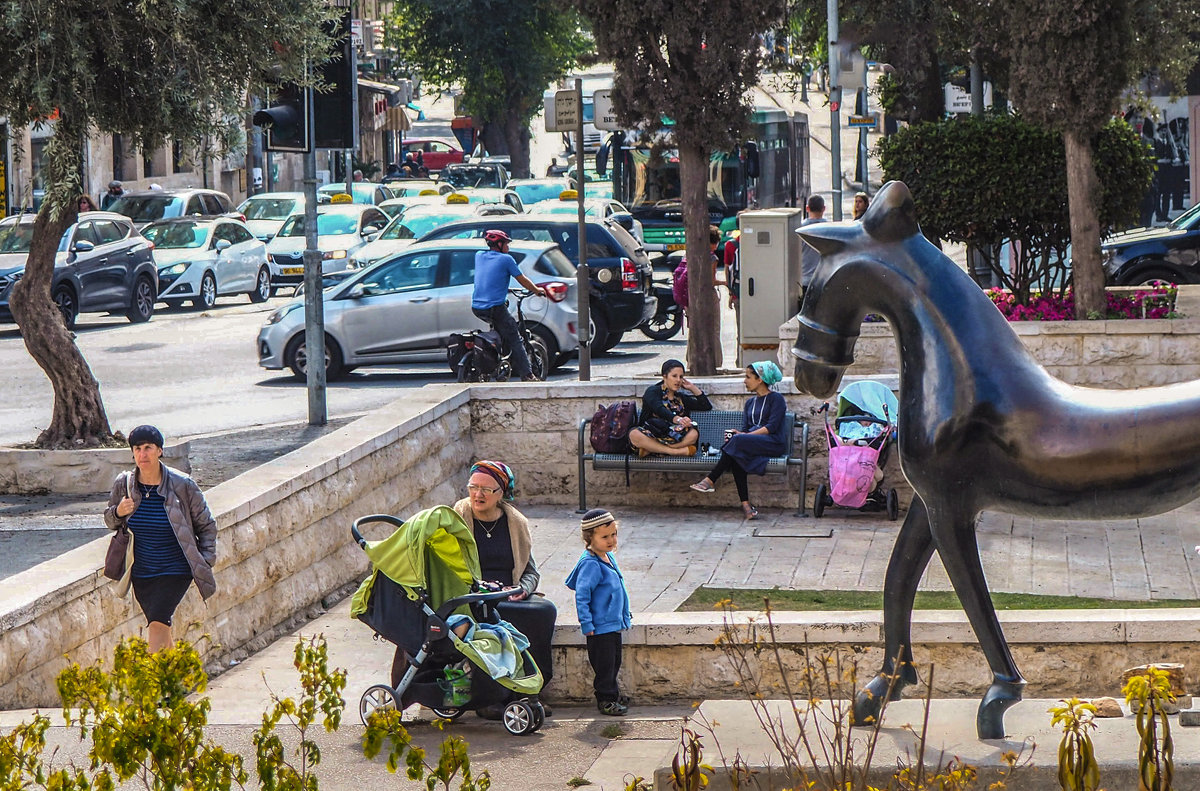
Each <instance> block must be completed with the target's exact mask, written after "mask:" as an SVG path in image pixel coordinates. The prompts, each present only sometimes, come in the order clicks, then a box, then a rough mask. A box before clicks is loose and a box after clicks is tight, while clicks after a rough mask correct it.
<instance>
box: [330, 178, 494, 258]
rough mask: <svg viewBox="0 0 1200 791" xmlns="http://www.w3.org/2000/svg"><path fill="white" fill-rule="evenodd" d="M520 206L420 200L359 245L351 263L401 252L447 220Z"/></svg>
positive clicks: (451, 220) (452, 220)
mask: <svg viewBox="0 0 1200 791" xmlns="http://www.w3.org/2000/svg"><path fill="white" fill-rule="evenodd" d="M454 194H455V195H458V193H454ZM516 213H517V210H516V209H514V208H512V207H511V206H508V205H506V204H503V203H475V204H472V203H465V202H455V203H445V202H441V203H433V204H419V205H417V206H413V207H411V208H409V209H406V210H405V212H404V213H403V214H401V215H399V216H398V217H394V218H393V219H392V221H391V223H389V224H388V226H387V227H386V228H384V229H383V233H381V234H379V236H378V237H377V238H376V239H374V240H373V241H371V242H369V243H367V244H365V245H363V246H362V247H360V248H359V249H358V250H357V251H356V252H355V253H354V255H353V256H351V259H352V261H351V266H354V267H365V266H370V265H371V264H373V263H375V262H376V261H378V260H380V259H381V258H384V257H385V256H389V255H392V254H393V253H398V252H400V251H401V250H403V249H404V248H405V247H408V246H409V245H411V244H412V243H413V242H415V241H416V240H417V239H419V238H420V237H422V236H424V235H425V234H427V233H429V232H430V231H432V230H433V229H434V228H439V227H441V226H443V225H445V224H446V223H450V222H454V221H455V220H461V219H463V218H465V217H496V216H502V215H509V214H516Z"/></svg>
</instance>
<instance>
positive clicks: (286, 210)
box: [238, 198, 299, 220]
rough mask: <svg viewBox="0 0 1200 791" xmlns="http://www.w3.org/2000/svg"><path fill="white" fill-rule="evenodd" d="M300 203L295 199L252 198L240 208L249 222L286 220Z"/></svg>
mask: <svg viewBox="0 0 1200 791" xmlns="http://www.w3.org/2000/svg"><path fill="white" fill-rule="evenodd" d="M297 203H299V201H298V200H296V199H295V198H250V199H249V200H247V201H246V202H244V203H243V204H242V205H241V206H239V207H238V211H240V212H241V213H242V214H243V215H245V217H246V219H247V220H286V219H287V218H288V217H289V216H290V215H291V213H292V212H293V211H294V210H295V209H296V204H297Z"/></svg>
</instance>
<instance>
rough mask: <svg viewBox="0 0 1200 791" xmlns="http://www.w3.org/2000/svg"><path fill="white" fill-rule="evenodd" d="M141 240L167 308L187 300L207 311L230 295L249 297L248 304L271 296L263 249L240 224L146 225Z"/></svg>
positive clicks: (219, 220) (214, 220)
mask: <svg viewBox="0 0 1200 791" xmlns="http://www.w3.org/2000/svg"><path fill="white" fill-rule="evenodd" d="M142 235H143V236H145V237H146V238H147V239H149V240H150V241H151V242H153V243H154V260H155V262H156V263H157V264H158V298H159V300H160V301H162V302H166V303H167V304H168V305H171V306H172V307H179V306H180V305H182V304H183V303H184V301H185V300H189V299H190V300H191V301H192V304H193V305H195V306H196V307H197V308H205V309H207V308H211V307H212V306H213V305H214V304H216V301H217V297H224V296H229V295H231V294H248V295H249V296H250V301H251V302H266V301H267V298H268V297H270V296H271V270H270V267H269V266H268V264H267V246H266V245H265V244H263V243H262V242H261V241H259V240H258V239H255V238H254V234H252V233H250V229H249V228H248V227H246V224H245V223H243V222H241V221H240V220H235V219H233V218H231V217H176V218H175V219H173V220H162V221H160V222H155V223H150V224H149V225H147V226H146V227H145V228H143V229H142Z"/></svg>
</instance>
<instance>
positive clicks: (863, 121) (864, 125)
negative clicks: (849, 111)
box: [846, 113, 879, 129]
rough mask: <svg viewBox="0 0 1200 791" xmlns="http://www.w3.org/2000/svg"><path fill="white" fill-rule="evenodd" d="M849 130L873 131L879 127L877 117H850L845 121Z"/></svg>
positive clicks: (873, 114)
mask: <svg viewBox="0 0 1200 791" xmlns="http://www.w3.org/2000/svg"><path fill="white" fill-rule="evenodd" d="M846 123H847V124H848V125H849V126H850V128H851V129H874V128H875V127H877V126H879V116H878V115H877V114H876V113H868V114H867V115H852V116H850V117H849V118H847V119H846Z"/></svg>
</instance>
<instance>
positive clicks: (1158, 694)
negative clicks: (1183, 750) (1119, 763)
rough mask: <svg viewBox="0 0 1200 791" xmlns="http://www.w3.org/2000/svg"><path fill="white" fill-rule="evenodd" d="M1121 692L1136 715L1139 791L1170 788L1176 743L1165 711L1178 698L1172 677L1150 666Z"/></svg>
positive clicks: (1173, 771)
mask: <svg viewBox="0 0 1200 791" xmlns="http://www.w3.org/2000/svg"><path fill="white" fill-rule="evenodd" d="M1121 692H1122V693H1123V694H1124V695H1125V702H1126V703H1128V704H1129V708H1130V710H1131V711H1132V712H1133V713H1134V715H1135V716H1136V717H1137V731H1138V736H1139V737H1140V739H1139V742H1138V791H1170V789H1171V788H1172V787H1173V786H1172V782H1173V780H1174V777H1175V743H1174V741H1173V740H1172V739H1171V721H1170V720H1169V719H1167V711H1166V709H1167V704H1168V703H1173V702H1174V701H1175V695H1174V693H1172V692H1171V678H1170V676H1169V675H1168V674H1167V672H1166V671H1164V670H1160V669H1159V668H1157V667H1153V666H1151V667H1148V668H1146V672H1145V674H1143V675H1139V676H1133V677H1131V678H1130V679H1129V680H1128V681H1126V682H1125V686H1124V687H1123V688H1122V689H1121ZM1160 729H1161V733H1160V732H1159V731H1160Z"/></svg>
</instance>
